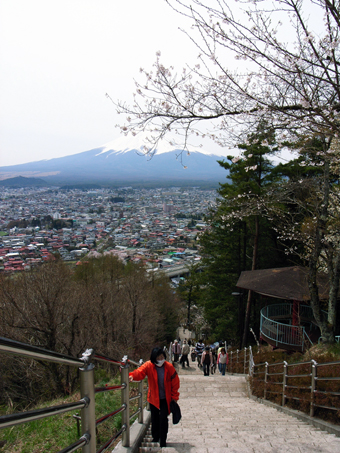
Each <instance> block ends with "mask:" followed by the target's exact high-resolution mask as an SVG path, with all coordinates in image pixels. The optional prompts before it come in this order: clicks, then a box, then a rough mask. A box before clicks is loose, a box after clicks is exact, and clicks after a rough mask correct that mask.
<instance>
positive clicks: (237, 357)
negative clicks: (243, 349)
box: [236, 349, 238, 363]
mask: <svg viewBox="0 0 340 453" xmlns="http://www.w3.org/2000/svg"><path fill="white" fill-rule="evenodd" d="M236 363H238V349H236Z"/></svg>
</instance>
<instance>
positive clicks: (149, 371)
mask: <svg viewBox="0 0 340 453" xmlns="http://www.w3.org/2000/svg"><path fill="white" fill-rule="evenodd" d="M163 366H164V368H165V371H164V388H165V397H166V402H167V403H168V414H170V402H171V400H175V401H177V400H178V398H179V392H178V389H179V377H178V374H177V371H176V370H175V367H174V366H173V365H171V363H169V362H164V365H163ZM129 376H132V377H133V380H134V381H141V380H142V379H144V378H145V377H146V376H147V377H148V381H149V391H148V401H149V403H150V404H153V405H154V406H156V407H157V408H158V409H159V408H160V403H159V390H158V375H157V370H156V365H154V364H153V363H152V362H151V361H150V360H148V361H147V362H145V363H143V365H141V366H140V367H139V368H137V369H136V370H134V371H132V372H131V373H129Z"/></svg>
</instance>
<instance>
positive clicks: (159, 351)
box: [150, 346, 166, 363]
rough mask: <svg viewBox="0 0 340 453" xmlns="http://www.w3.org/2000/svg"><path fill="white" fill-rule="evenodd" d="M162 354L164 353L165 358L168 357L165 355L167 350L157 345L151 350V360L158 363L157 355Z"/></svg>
mask: <svg viewBox="0 0 340 453" xmlns="http://www.w3.org/2000/svg"><path fill="white" fill-rule="evenodd" d="M161 354H162V355H163V356H164V358H165V359H166V357H165V352H164V351H163V349H162V348H160V347H159V346H156V347H155V348H153V350H152V351H151V356H150V361H151V362H152V363H156V361H157V360H156V359H157V357H158V356H159V355H161Z"/></svg>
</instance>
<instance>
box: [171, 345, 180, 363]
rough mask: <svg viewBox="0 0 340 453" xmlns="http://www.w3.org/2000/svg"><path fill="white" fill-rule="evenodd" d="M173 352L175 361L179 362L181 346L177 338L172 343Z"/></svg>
mask: <svg viewBox="0 0 340 453" xmlns="http://www.w3.org/2000/svg"><path fill="white" fill-rule="evenodd" d="M172 353H173V355H174V362H178V359H179V356H180V353H181V346H180V345H179V344H178V340H175V341H174V344H173V345H172Z"/></svg>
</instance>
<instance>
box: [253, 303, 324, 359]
mask: <svg viewBox="0 0 340 453" xmlns="http://www.w3.org/2000/svg"><path fill="white" fill-rule="evenodd" d="M324 313H325V312H324ZM296 316H297V317H298V319H299V320H300V321H301V320H303V321H307V322H310V323H311V324H313V320H314V316H313V311H312V309H311V307H309V306H308V305H300V306H299V313H297V314H296ZM292 318H293V304H289V303H286V304H275V305H269V306H267V307H264V308H263V309H262V310H261V319H260V332H261V335H263V336H264V337H266V338H268V339H270V340H272V341H273V342H274V344H275V346H279V345H286V346H292V347H293V348H294V347H295V348H300V349H301V351H304V350H305V349H306V348H308V347H310V346H312V345H313V342H312V341H311V339H310V337H309V336H308V334H307V332H306V329H305V327H304V326H301V325H298V326H294V325H291V324H287V323H283V322H279V321H277V320H278V319H281V320H290V319H292Z"/></svg>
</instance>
